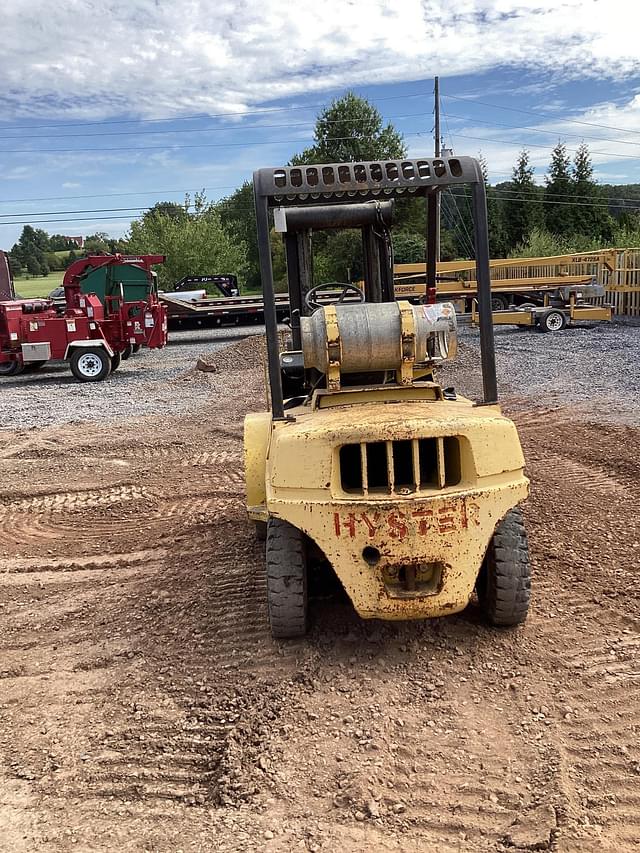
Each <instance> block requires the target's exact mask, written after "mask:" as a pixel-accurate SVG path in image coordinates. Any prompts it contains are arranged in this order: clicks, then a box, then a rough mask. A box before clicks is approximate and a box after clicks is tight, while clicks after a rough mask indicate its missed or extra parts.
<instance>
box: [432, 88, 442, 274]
mask: <svg viewBox="0 0 640 853" xmlns="http://www.w3.org/2000/svg"><path fill="white" fill-rule="evenodd" d="M433 97H434V110H433V114H434V123H433V134H434V142H435V145H434V154H435V155H436V157H440V78H439V77H436V78H434V81H433ZM440 204H441V199H440V193H439V192H438V193H437V195H436V263H438V262H439V261H440Z"/></svg>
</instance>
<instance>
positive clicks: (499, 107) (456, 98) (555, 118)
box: [442, 95, 632, 133]
mask: <svg viewBox="0 0 640 853" xmlns="http://www.w3.org/2000/svg"><path fill="white" fill-rule="evenodd" d="M442 97H443V98H450V99H451V100H454V101H464V102H465V103H467V104H479V105H480V106H482V107H491V108H492V109H496V110H508V111H509V112H512V113H524V114H525V115H531V116H540V117H541V118H548V119H551V120H552V121H558V116H557V115H555V116H554V115H550V114H549V113H541V112H537V111H535V110H524V109H522V108H518V107H505V106H502V105H500V104H489V103H487V102H486V101H478V100H476V99H475V98H469V97H464V96H463V95H443V96H442ZM562 121H565V122H568V123H569V124H580V125H584V126H585V127H599V128H603V129H604V130H616V131H619V132H620V133H631V132H632V131H630V130H629V128H624V127H613V126H612V125H610V124H597V123H596V122H591V121H580V120H579V119H571V118H564V119H562Z"/></svg>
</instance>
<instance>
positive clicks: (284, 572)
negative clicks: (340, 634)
mask: <svg viewBox="0 0 640 853" xmlns="http://www.w3.org/2000/svg"><path fill="white" fill-rule="evenodd" d="M306 546H307V543H306V539H305V535H304V533H302V532H301V531H300V530H298V529H297V528H296V527H294V526H293V525H292V524H289V523H288V522H286V521H282V520H281V519H279V518H271V519H269V522H268V524H267V546H266V554H267V603H268V605H269V624H270V626H271V634H272V635H273V636H274V637H276V638H277V639H284V638H290V637H304V635H305V634H306V633H307V611H308V596H307V574H308V572H307V547H306Z"/></svg>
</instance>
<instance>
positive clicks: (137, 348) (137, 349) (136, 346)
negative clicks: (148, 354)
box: [131, 344, 142, 355]
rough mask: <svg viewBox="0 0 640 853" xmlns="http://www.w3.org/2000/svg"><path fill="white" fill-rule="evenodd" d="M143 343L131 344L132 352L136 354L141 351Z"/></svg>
mask: <svg viewBox="0 0 640 853" xmlns="http://www.w3.org/2000/svg"><path fill="white" fill-rule="evenodd" d="M141 346H142V344H131V352H132V353H133V354H134V355H135V354H136V353H137V352H140V347H141Z"/></svg>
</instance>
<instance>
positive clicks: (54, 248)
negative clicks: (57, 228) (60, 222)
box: [49, 234, 75, 252]
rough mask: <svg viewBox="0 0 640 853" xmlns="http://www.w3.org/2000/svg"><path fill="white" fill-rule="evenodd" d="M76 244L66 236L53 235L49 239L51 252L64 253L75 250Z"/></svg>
mask: <svg viewBox="0 0 640 853" xmlns="http://www.w3.org/2000/svg"><path fill="white" fill-rule="evenodd" d="M74 246H75V243H74V242H73V240H69V238H68V237H65V236H64V234H52V235H51V237H49V251H51V252H64V251H68V250H69V249H71V248H73V247H74Z"/></svg>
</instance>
